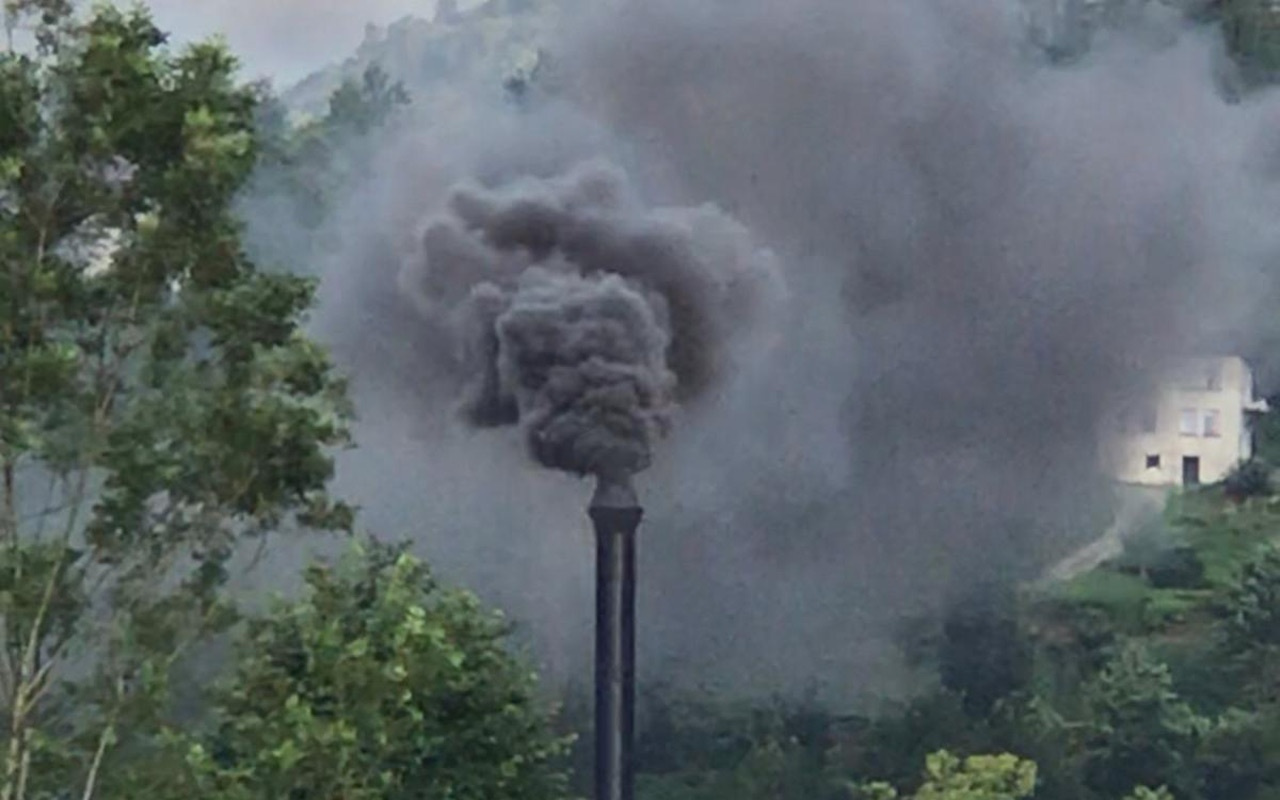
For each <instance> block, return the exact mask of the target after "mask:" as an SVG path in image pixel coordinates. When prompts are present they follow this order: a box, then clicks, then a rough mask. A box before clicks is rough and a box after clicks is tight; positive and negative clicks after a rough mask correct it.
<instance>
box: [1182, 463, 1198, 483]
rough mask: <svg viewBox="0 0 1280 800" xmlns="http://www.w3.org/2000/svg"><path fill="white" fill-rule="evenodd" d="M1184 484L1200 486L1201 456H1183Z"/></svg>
mask: <svg viewBox="0 0 1280 800" xmlns="http://www.w3.org/2000/svg"><path fill="white" fill-rule="evenodd" d="M1182 485H1183V486H1199V485H1200V457H1199V456H1183V457H1182Z"/></svg>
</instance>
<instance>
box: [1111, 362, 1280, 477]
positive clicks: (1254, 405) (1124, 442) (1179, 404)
mask: <svg viewBox="0 0 1280 800" xmlns="http://www.w3.org/2000/svg"><path fill="white" fill-rule="evenodd" d="M1265 410H1266V403H1265V401H1260V400H1257V399H1256V398H1255V397H1254V386H1253V371H1252V370H1251V369H1250V368H1249V365H1248V364H1246V363H1245V361H1244V359H1241V358H1238V357H1235V356H1230V357H1213V358H1207V357H1206V358H1194V359H1188V360H1186V361H1185V362H1183V363H1181V364H1179V365H1178V367H1177V368H1175V369H1173V370H1171V371H1170V373H1169V374H1168V375H1166V377H1165V379H1164V380H1163V381H1161V382H1160V385H1158V386H1157V387H1156V390H1155V392H1154V393H1153V396H1152V399H1151V400H1150V401H1148V402H1147V403H1145V404H1143V405H1141V406H1138V407H1134V408H1130V409H1128V410H1127V411H1126V412H1125V413H1123V414H1121V415H1119V417H1118V418H1117V419H1116V420H1115V421H1114V424H1113V425H1112V427H1111V429H1110V430H1109V431H1108V432H1107V435H1106V436H1105V437H1104V443H1103V447H1102V455H1103V459H1104V463H1105V465H1106V467H1107V469H1108V471H1109V472H1110V474H1111V475H1112V476H1114V477H1115V478H1116V479H1117V480H1119V481H1121V482H1123V483H1131V484H1140V485H1144V486H1194V485H1196V484H1200V483H1216V482H1218V481H1220V480H1222V479H1223V478H1225V477H1226V476H1227V474H1228V473H1229V472H1230V471H1231V469H1232V468H1233V467H1235V466H1236V465H1237V464H1239V463H1240V462H1241V461H1246V460H1248V459H1249V458H1251V457H1252V456H1253V436H1252V433H1251V431H1250V422H1249V415H1250V414H1251V413H1253V412H1261V411H1265Z"/></svg>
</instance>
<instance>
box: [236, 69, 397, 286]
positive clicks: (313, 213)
mask: <svg viewBox="0 0 1280 800" xmlns="http://www.w3.org/2000/svg"><path fill="white" fill-rule="evenodd" d="M408 105H409V94H408V92H406V91H405V89H404V86H403V84H401V83H399V82H395V83H393V82H392V81H391V79H390V77H389V76H388V75H387V73H386V72H385V71H384V70H383V69H382V68H381V67H380V66H378V65H377V64H373V65H370V66H369V67H368V68H367V69H366V70H365V72H364V73H363V75H362V77H361V79H360V80H359V81H356V80H352V79H347V80H346V81H344V82H343V83H342V84H341V85H340V86H339V87H338V88H337V89H335V90H334V92H333V93H332V94H331V95H330V97H329V109H328V113H326V114H325V115H324V116H323V117H321V118H319V119H311V120H308V121H305V122H303V123H301V124H299V125H293V124H291V123H290V122H289V120H288V115H287V113H286V112H285V110H284V109H283V107H282V106H281V105H280V103H279V101H278V100H275V99H274V98H266V99H265V101H264V103H263V104H262V108H263V109H264V113H262V114H261V115H260V116H259V130H260V132H261V133H262V134H263V135H264V139H265V141H266V143H267V145H268V147H267V150H268V152H267V154H266V157H265V159H264V161H263V164H262V165H261V166H262V168H261V169H260V170H259V173H258V175H257V176H255V186H254V192H253V194H254V195H255V197H257V198H258V199H259V200H261V199H263V198H269V197H270V198H278V199H280V200H283V201H284V203H285V204H286V205H287V206H288V207H289V208H290V216H291V219H289V220H288V222H289V223H290V224H294V225H300V226H301V227H302V228H303V229H304V230H308V231H318V230H319V229H321V226H322V225H323V223H324V222H325V220H326V219H327V218H328V215H329V213H330V212H331V211H332V207H333V201H334V199H335V198H336V197H338V196H340V195H341V194H342V192H343V190H344V189H346V188H347V187H349V186H350V185H351V184H352V183H353V182H354V181H355V179H356V178H357V177H358V176H360V175H362V174H364V173H365V171H366V170H367V169H368V166H369V163H370V161H371V160H372V158H373V155H374V153H375V152H376V151H375V147H374V145H375V138H374V137H373V136H372V134H374V133H375V132H376V131H378V130H380V129H382V128H384V127H385V126H387V125H388V124H390V123H391V122H392V121H393V120H394V119H395V118H396V117H397V115H398V114H399V113H400V112H402V111H403V110H404V108H405V107H406V106H408ZM267 224H268V226H269V227H271V228H275V229H276V231H275V232H276V233H277V234H278V224H277V223H276V222H275V221H274V220H270V221H268V223H267ZM268 233H270V231H268ZM294 258H295V259H296V260H298V261H299V262H302V261H305V260H306V258H305V256H303V257H301V258H299V257H298V256H294Z"/></svg>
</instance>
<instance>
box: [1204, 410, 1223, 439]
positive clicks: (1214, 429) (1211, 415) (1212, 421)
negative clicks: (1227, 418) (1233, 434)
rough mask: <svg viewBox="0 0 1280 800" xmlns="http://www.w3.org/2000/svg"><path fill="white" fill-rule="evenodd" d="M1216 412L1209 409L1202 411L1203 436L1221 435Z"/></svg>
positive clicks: (1220, 426) (1219, 422)
mask: <svg viewBox="0 0 1280 800" xmlns="http://www.w3.org/2000/svg"><path fill="white" fill-rule="evenodd" d="M1218 416H1219V415H1218V412H1217V411H1215V410H1209V411H1206V412H1204V435H1205V436H1221V435H1222V425H1221V421H1220V420H1219V418H1218Z"/></svg>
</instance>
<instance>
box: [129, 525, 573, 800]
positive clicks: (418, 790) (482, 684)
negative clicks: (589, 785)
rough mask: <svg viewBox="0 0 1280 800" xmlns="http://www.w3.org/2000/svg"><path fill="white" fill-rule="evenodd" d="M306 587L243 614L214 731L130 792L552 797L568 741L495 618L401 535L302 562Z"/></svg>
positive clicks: (245, 796)
mask: <svg viewBox="0 0 1280 800" xmlns="http://www.w3.org/2000/svg"><path fill="white" fill-rule="evenodd" d="M307 585H308V587H309V588H308V592H307V594H306V596H305V597H304V598H302V599H300V600H298V601H296V602H291V603H282V604H280V605H279V606H278V607H277V608H276V609H275V611H274V612H273V613H271V614H270V615H268V616H266V617H264V618H262V619H258V620H255V621H254V622H253V623H252V624H251V626H250V633H249V636H248V639H247V641H245V642H244V643H243V645H242V646H241V648H240V655H239V658H238V660H237V662H236V666H235V669H234V672H233V674H232V676H231V678H230V680H229V681H228V682H227V683H226V686H225V687H224V688H223V689H222V690H221V691H219V692H218V693H217V694H216V696H215V702H214V706H215V709H216V728H215V730H213V731H212V732H211V733H210V735H208V736H207V737H205V738H203V739H202V740H200V741H196V742H194V743H187V744H186V745H183V748H184V750H183V752H184V754H185V760H186V762H187V764H188V766H189V770H188V772H187V774H186V777H185V778H183V779H182V780H179V781H174V780H172V774H169V775H165V774H162V775H160V776H158V778H159V781H160V782H159V783H142V784H135V786H134V794H133V796H137V797H143V796H145V797H174V798H178V797H190V796H196V797H202V798H210V799H211V800H216V798H236V800H250V799H253V800H257V799H258V798H261V800H275V799H276V798H281V797H317V798H318V797H342V798H348V800H365V799H367V800H402V799H403V800H408V799H409V798H441V797H451V798H457V799H458V800H502V799H503V798H510V800H551V799H553V798H562V797H564V796H565V786H566V778H565V775H564V774H563V772H562V771H561V769H560V768H559V766H558V765H559V763H560V760H561V759H562V757H563V755H564V753H565V750H566V747H567V744H568V743H567V742H566V741H564V740H561V739H558V738H557V737H555V736H554V735H553V734H552V733H551V732H550V730H551V726H550V721H551V720H550V712H549V709H547V708H545V707H544V705H543V703H542V702H541V701H540V700H539V699H538V697H537V690H536V684H535V680H534V677H533V675H532V674H531V673H530V672H529V671H528V670H527V669H526V668H525V667H524V665H523V664H521V663H520V662H519V661H518V660H517V659H515V658H513V657H512V656H511V655H510V654H509V653H508V651H507V649H506V648H505V646H504V645H505V641H504V640H505V636H506V634H507V632H508V626H507V625H506V624H505V623H504V622H503V620H502V619H501V617H499V616H495V615H492V614H489V613H486V612H484V611H483V610H482V609H481V607H480V606H479V604H478V602H477V601H476V599H475V598H474V597H472V596H471V595H469V594H467V593H464V592H459V591H454V590H447V589H444V588H441V587H440V586H439V585H438V584H437V583H436V582H435V581H434V580H433V579H432V577H431V575H430V573H429V571H428V569H427V567H426V566H425V565H424V564H423V563H422V562H421V561H419V560H417V559H415V558H413V557H411V556H409V555H408V554H406V553H405V552H404V551H403V549H402V548H392V547H387V546H382V545H372V546H370V547H368V548H367V549H364V548H361V549H358V550H357V551H356V553H355V554H353V555H351V556H350V557H348V558H347V559H346V560H344V561H343V562H342V563H341V564H340V565H339V566H338V567H336V568H331V567H326V566H315V567H312V568H311V569H310V570H309V571H308V573H307ZM181 742H182V740H181V739H175V743H179V744H181ZM166 781H167V782H166Z"/></svg>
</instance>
